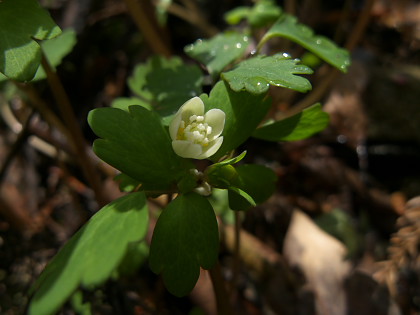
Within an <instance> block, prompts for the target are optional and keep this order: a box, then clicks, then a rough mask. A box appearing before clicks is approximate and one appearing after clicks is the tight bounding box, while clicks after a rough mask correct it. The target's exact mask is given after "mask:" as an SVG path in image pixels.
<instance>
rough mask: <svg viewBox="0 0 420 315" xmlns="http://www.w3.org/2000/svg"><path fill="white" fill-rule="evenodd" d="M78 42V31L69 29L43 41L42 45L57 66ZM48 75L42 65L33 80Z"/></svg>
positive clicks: (50, 61) (52, 62) (52, 63)
mask: <svg viewBox="0 0 420 315" xmlns="http://www.w3.org/2000/svg"><path fill="white" fill-rule="evenodd" d="M76 42H77V39H76V32H75V31H74V30H72V29H67V30H64V31H63V33H61V34H60V35H59V36H57V37H56V38H54V39H51V40H47V41H45V42H42V43H41V47H42V50H43V51H44V53H45V56H46V57H47V59H48V61H49V63H50V65H51V66H52V67H53V68H55V67H57V66H58V65H59V64H61V61H62V60H63V58H64V57H65V56H67V55H68V54H69V53H70V52H71V51H72V50H73V47H74V45H76ZM46 77H47V75H46V74H45V71H44V69H43V68H42V67H41V66H40V67H39V68H38V71H37V72H36V74H35V77H34V78H33V79H32V81H38V80H42V79H45V78H46Z"/></svg>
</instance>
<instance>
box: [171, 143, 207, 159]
mask: <svg viewBox="0 0 420 315" xmlns="http://www.w3.org/2000/svg"><path fill="white" fill-rule="evenodd" d="M172 148H173V149H174V151H175V153H176V154H178V155H179V156H180V157H183V158H191V159H200V158H199V156H200V155H201V153H202V152H203V147H202V146H201V145H200V144H196V143H192V142H190V141H187V140H174V141H172ZM203 159H205V158H203Z"/></svg>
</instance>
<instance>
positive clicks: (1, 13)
mask: <svg viewBox="0 0 420 315" xmlns="http://www.w3.org/2000/svg"><path fill="white" fill-rule="evenodd" d="M60 33H61V30H60V28H59V27H58V26H57V25H56V24H55V23H54V21H53V20H52V19H51V17H50V15H49V13H48V12H47V11H46V10H44V9H43V8H41V6H40V5H39V3H38V1H36V0H2V1H0V72H1V73H3V74H4V75H6V76H7V77H8V78H10V79H14V80H18V81H29V80H31V79H32V78H33V77H34V75H35V73H36V71H37V69H38V67H39V65H40V62H41V47H40V45H39V43H38V42H37V40H46V39H51V38H54V37H56V36H57V35H59V34H60Z"/></svg>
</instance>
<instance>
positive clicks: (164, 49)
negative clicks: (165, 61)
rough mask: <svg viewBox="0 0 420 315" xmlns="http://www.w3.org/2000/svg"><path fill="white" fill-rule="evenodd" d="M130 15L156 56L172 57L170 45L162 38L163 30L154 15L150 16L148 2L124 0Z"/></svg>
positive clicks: (143, 0)
mask: <svg viewBox="0 0 420 315" xmlns="http://www.w3.org/2000/svg"><path fill="white" fill-rule="evenodd" d="M124 2H125V4H126V6H127V9H128V13H129V14H130V15H131V17H132V18H133V20H134V23H136V25H137V27H138V29H139V30H140V32H141V33H142V34H143V36H144V38H145V39H146V41H147V43H148V44H149V45H150V47H151V48H152V50H153V51H154V52H155V53H156V54H160V55H163V56H165V57H170V56H171V55H172V53H171V50H170V48H169V45H168V44H167V43H168V41H166V40H165V39H164V38H163V37H162V33H163V32H162V30H159V26H158V24H157V23H156V21H155V20H154V19H153V18H154V15H152V14H148V11H150V10H148V6H147V3H146V0H140V1H137V0H124Z"/></svg>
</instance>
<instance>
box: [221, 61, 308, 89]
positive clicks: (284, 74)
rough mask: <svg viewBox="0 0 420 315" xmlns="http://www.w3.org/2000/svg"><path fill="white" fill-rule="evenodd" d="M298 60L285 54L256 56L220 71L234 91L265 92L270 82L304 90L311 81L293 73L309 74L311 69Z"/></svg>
mask: <svg viewBox="0 0 420 315" xmlns="http://www.w3.org/2000/svg"><path fill="white" fill-rule="evenodd" d="M298 62H299V60H297V59H291V58H290V57H289V56H288V55H286V54H277V55H274V56H256V57H253V58H250V59H248V60H245V61H242V62H241V63H239V64H238V65H237V67H236V68H235V69H233V70H231V71H228V72H224V73H222V78H223V80H225V81H226V82H227V83H229V86H230V87H231V89H232V90H234V91H236V92H239V91H241V90H246V91H248V92H250V93H252V94H261V93H266V92H267V91H268V88H269V86H270V84H271V85H274V86H281V87H285V88H288V89H292V90H296V91H299V92H306V91H308V90H310V89H311V88H312V86H311V83H310V82H309V81H308V80H307V79H306V78H304V77H300V76H296V75H295V74H311V73H312V72H313V71H312V70H311V69H310V68H308V67H307V66H305V65H299V64H297V63H298Z"/></svg>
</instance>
